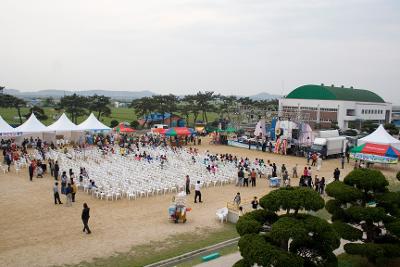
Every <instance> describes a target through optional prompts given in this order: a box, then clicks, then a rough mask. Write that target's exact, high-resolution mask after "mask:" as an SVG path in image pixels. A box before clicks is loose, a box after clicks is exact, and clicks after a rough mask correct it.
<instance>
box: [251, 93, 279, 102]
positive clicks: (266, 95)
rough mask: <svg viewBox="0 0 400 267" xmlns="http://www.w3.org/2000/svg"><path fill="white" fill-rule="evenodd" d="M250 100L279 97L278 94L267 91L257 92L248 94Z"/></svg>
mask: <svg viewBox="0 0 400 267" xmlns="http://www.w3.org/2000/svg"><path fill="white" fill-rule="evenodd" d="M249 97H250V98H251V99H252V100H269V99H276V98H280V97H281V96H280V95H271V94H269V93H265V92H264V93H259V94H256V95H252V96H249Z"/></svg>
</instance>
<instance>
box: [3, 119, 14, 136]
mask: <svg viewBox="0 0 400 267" xmlns="http://www.w3.org/2000/svg"><path fill="white" fill-rule="evenodd" d="M14 132H15V129H14V128H13V127H11V126H10V124H8V123H7V122H6V121H5V120H4V119H3V117H1V115H0V133H14Z"/></svg>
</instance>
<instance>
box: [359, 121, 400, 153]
mask: <svg viewBox="0 0 400 267" xmlns="http://www.w3.org/2000/svg"><path fill="white" fill-rule="evenodd" d="M365 143H374V144H381V145H392V146H394V147H396V148H398V147H400V140H398V139H396V138H394V137H393V136H391V135H390V134H389V133H388V132H387V131H386V130H385V128H383V125H382V124H381V125H379V127H378V128H377V129H376V130H375V131H374V132H373V133H371V134H369V135H367V136H365V137H363V138H361V139H358V142H357V144H358V145H362V144H365Z"/></svg>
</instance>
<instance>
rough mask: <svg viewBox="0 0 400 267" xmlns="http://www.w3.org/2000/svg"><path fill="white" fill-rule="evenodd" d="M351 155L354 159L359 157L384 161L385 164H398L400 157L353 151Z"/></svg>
mask: <svg viewBox="0 0 400 267" xmlns="http://www.w3.org/2000/svg"><path fill="white" fill-rule="evenodd" d="M350 157H351V158H353V159H359V160H364V161H368V162H375V163H384V164H396V163H397V162H398V161H399V159H398V158H391V157H385V156H378V155H371V154H364V153H351V154H350Z"/></svg>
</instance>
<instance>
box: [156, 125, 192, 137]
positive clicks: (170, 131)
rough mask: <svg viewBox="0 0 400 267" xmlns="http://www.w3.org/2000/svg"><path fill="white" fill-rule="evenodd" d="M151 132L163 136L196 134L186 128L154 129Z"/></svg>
mask: <svg viewBox="0 0 400 267" xmlns="http://www.w3.org/2000/svg"><path fill="white" fill-rule="evenodd" d="M152 132H153V133H158V134H161V135H165V136H188V135H194V134H196V131H195V130H194V129H192V128H188V127H172V128H168V129H163V128H155V129H152Z"/></svg>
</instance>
